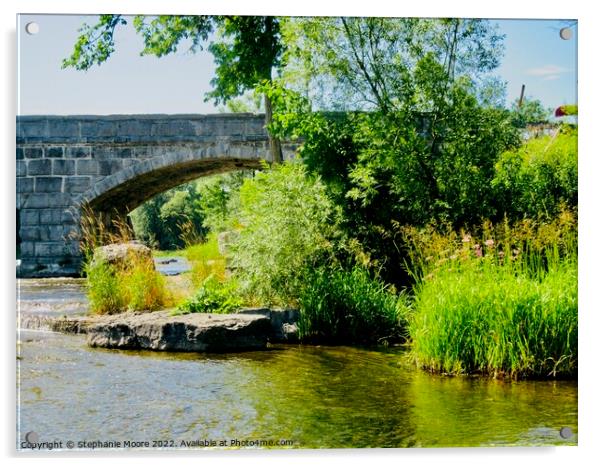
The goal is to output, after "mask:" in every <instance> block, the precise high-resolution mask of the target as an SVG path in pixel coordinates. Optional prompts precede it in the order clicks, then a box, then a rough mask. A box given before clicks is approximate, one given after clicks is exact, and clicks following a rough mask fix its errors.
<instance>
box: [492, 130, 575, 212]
mask: <svg viewBox="0 0 602 466" xmlns="http://www.w3.org/2000/svg"><path fill="white" fill-rule="evenodd" d="M492 185H493V187H494V189H495V190H496V191H497V193H498V204H499V206H498V211H499V212H501V213H506V214H507V215H509V216H510V217H512V218H521V217H523V216H528V217H534V218H536V217H539V216H541V215H545V216H547V217H548V218H551V217H554V216H555V215H556V214H557V213H558V211H559V210H560V208H561V205H563V204H565V205H568V206H570V207H576V206H577V130H576V129H571V128H568V127H565V128H564V129H562V131H561V132H560V133H558V134H556V135H555V136H544V137H540V138H534V139H531V140H529V141H528V142H526V143H525V144H524V145H523V146H521V147H520V148H519V149H517V150H513V151H508V152H505V153H503V154H502V155H501V156H500V159H499V161H498V162H497V163H496V166H495V177H494V178H493V181H492Z"/></svg>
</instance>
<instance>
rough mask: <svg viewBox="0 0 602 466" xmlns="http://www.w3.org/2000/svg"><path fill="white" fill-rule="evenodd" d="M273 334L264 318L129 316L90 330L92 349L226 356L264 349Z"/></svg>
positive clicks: (100, 323)
mask: <svg viewBox="0 0 602 466" xmlns="http://www.w3.org/2000/svg"><path fill="white" fill-rule="evenodd" d="M271 331H272V326H271V323H270V319H269V318H267V317H266V316H263V315H239V314H201V313H198V314H185V315H181V316H171V315H169V311H158V312H150V313H144V314H136V313H126V314H119V315H112V316H103V317H101V318H97V319H95V320H94V321H93V322H92V323H91V324H90V325H89V326H88V328H87V333H88V337H87V342H88V344H89V345H90V346H93V347H103V348H123V349H149V350H159V351H207V352H226V351H242V350H255V349H262V348H265V346H266V345H267V341H268V337H269V335H270V333H271Z"/></svg>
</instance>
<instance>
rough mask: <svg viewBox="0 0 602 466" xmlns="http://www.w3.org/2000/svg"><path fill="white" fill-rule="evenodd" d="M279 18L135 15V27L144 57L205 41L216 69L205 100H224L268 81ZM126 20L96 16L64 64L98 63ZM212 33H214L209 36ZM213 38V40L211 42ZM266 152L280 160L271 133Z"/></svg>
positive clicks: (277, 48)
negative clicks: (141, 42) (187, 43)
mask: <svg viewBox="0 0 602 466" xmlns="http://www.w3.org/2000/svg"><path fill="white" fill-rule="evenodd" d="M281 21H282V20H281V19H280V18H277V17H273V16H170V15H160V16H156V17H152V18H149V17H146V16H142V15H139V16H135V17H134V19H133V25H134V28H135V30H136V32H137V33H138V34H139V35H140V36H142V38H143V40H144V48H143V49H142V51H141V54H142V55H155V56H157V57H162V56H164V55H167V54H170V53H173V52H175V51H176V50H177V48H178V45H179V44H180V43H181V42H182V41H184V40H190V41H191V45H190V50H191V51H193V52H195V51H198V50H201V49H202V47H203V44H205V43H207V42H209V45H208V49H209V51H210V52H211V53H212V54H213V56H214V58H215V61H216V64H217V68H216V77H215V78H214V79H212V80H211V84H212V85H213V90H212V91H211V92H209V93H208V94H207V95H206V100H209V99H214V101H215V103H216V104H217V103H226V102H227V101H229V100H230V99H232V98H235V97H238V96H240V95H242V94H243V93H244V92H245V91H247V90H250V89H254V87H255V86H257V85H258V84H260V83H262V82H263V81H270V80H271V79H272V73H273V70H274V69H278V68H279V67H280V66H281V65H282V62H281V56H282V52H283V50H284V48H283V45H282V41H281V40H280V23H281ZM125 24H127V19H126V18H125V17H124V16H122V15H100V17H99V20H98V22H97V23H96V24H95V25H93V26H90V25H88V24H84V25H83V26H82V28H81V29H80V33H81V34H80V36H79V37H78V39H77V41H76V43H75V45H74V49H73V52H72V54H71V56H70V57H69V58H67V59H65V60H64V61H63V68H65V67H73V68H76V69H78V70H88V69H89V68H91V67H92V66H93V65H100V64H101V63H103V62H104V61H106V60H107V59H108V58H109V57H110V56H111V54H112V53H113V52H114V51H115V41H114V35H115V29H116V28H117V27H118V26H123V25H125ZM212 33H213V35H212ZM210 38H211V40H210ZM264 105H265V115H266V124H267V125H269V123H270V122H271V118H272V106H271V102H270V100H269V99H268V98H267V97H266V98H265V100H264ZM269 143H270V153H271V156H272V160H273V161H274V162H276V163H280V162H281V161H282V149H281V147H280V142H279V141H278V140H277V139H275V138H273V137H272V136H271V135H269Z"/></svg>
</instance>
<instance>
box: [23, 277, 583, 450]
mask: <svg viewBox="0 0 602 466" xmlns="http://www.w3.org/2000/svg"><path fill="white" fill-rule="evenodd" d="M19 286H20V290H19V292H20V303H21V306H20V312H21V316H22V317H24V318H25V317H27V316H28V315H33V314H38V315H40V314H43V315H61V314H77V313H81V312H85V308H86V301H85V296H84V293H83V290H82V283H81V281H78V280H73V279H70V280H69V279H55V280H21V281H20V285H19ZM17 363H18V389H19V390H18V394H19V404H18V410H17V421H18V435H19V440H18V447H23V444H21V441H22V440H23V438H24V435H25V434H26V433H27V432H31V431H33V432H35V433H36V434H37V437H38V439H39V441H49V442H51V441H62V442H63V445H65V444H66V442H68V441H72V442H74V445H75V448H78V447H79V448H85V447H86V446H87V447H90V445H91V444H90V443H88V444H83V443H80V442H122V443H121V446H123V444H124V442H126V441H129V442H136V441H139V442H149V446H150V447H152V446H153V442H156V443H155V446H167V447H172V446H173V447H178V448H184V447H187V446H191V447H198V446H205V445H208V446H218V447H220V442H222V443H221V446H222V447H223V446H227V447H238V448H239V447H250V448H254V447H257V445H263V446H270V445H272V446H275V445H274V444H277V443H283V444H285V445H281V446H279V448H290V447H293V448H345V447H409V446H416V447H419V446H420V447H445V446H502V445H504V446H507V445H523V446H524V445H575V444H576V443H577V383H576V382H568V381H551V382H550V381H520V382H502V381H492V380H487V379H480V378H468V377H444V376H439V375H432V374H428V373H425V372H423V371H420V370H418V369H416V367H415V366H413V365H412V364H411V362H410V361H409V360H408V356H407V351H405V350H404V349H401V348H392V349H375V348H358V347H328V346H321V347H319V346H297V345H282V346H274V347H272V348H270V349H268V350H266V351H254V352H245V353H233V354H226V355H218V354H189V353H159V352H146V351H118V350H105V349H93V348H89V347H87V346H86V344H85V338H84V337H83V336H78V335H63V334H58V333H52V332H46V331H40V330H37V331H33V330H21V331H20V332H19V339H18V361H17ZM563 427H569V428H570V429H571V431H572V434H573V435H572V436H570V438H567V439H564V438H562V437H561V435H560V433H559V432H560V429H561V428H563ZM259 441H260V442H259ZM281 441H283V442H281ZM186 442H189V443H186ZM237 442H238V443H237ZM269 442H272V443H269ZM130 445H131V444H130ZM138 445H139V446H145V444H144V443H143V444H138Z"/></svg>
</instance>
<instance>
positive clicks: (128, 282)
mask: <svg viewBox="0 0 602 466" xmlns="http://www.w3.org/2000/svg"><path fill="white" fill-rule="evenodd" d="M114 216H115V219H114V220H113V221H112V222H111V223H110V224H109V223H108V218H106V215H105V216H104V217H103V215H102V214H98V213H96V212H94V210H93V209H92V208H91V207H90V206H89V205H87V204H86V205H84V206H83V207H82V217H81V219H80V232H81V236H80V237H79V240H80V249H81V251H82V254H83V256H84V270H83V271H84V274H85V276H86V287H87V295H88V301H89V303H90V311H91V312H92V313H95V314H115V313H119V312H125V311H128V310H131V311H153V310H156V309H158V308H160V307H162V306H164V305H169V304H171V301H172V296H171V295H170V293H169V292H168V291H167V288H166V284H165V279H164V277H163V276H162V275H161V274H160V273H159V272H157V271H156V270H155V267H154V263H153V260H152V259H151V258H150V257H143V256H138V255H136V254H128V257H127V259H126V260H124V261H123V262H118V263H114V264H109V263H108V262H106V261H105V260H103V259H102V258H100V257H96V258H95V251H96V249H97V248H98V247H100V246H103V245H106V244H114V243H127V242H128V241H131V240H132V239H133V238H134V232H133V231H132V229H131V228H130V226H129V224H128V222H127V220H126V219H125V218H123V217H121V216H119V215H118V214H117V212H115V215H114Z"/></svg>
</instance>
